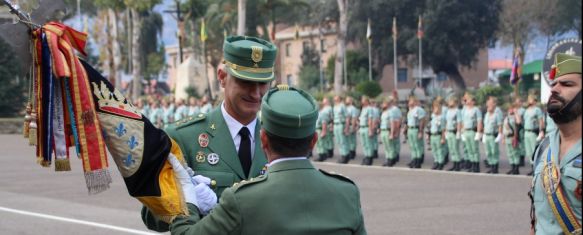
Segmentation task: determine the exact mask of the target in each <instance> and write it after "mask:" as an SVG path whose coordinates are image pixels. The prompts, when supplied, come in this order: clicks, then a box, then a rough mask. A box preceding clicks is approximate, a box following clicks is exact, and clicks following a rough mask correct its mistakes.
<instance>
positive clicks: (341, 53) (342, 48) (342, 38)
mask: <svg viewBox="0 0 583 235" xmlns="http://www.w3.org/2000/svg"><path fill="white" fill-rule="evenodd" d="M337 2H338V12H339V13H340V22H339V24H338V39H337V46H336V59H335V61H334V62H335V63H334V94H335V95H340V94H341V93H342V78H343V77H344V76H343V73H342V72H343V69H342V68H343V67H344V66H343V63H344V59H345V55H346V31H347V29H348V17H347V15H348V10H347V4H348V0H337Z"/></svg>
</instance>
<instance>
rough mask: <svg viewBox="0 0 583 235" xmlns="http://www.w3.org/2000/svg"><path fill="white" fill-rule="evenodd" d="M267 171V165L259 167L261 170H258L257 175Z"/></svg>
mask: <svg viewBox="0 0 583 235" xmlns="http://www.w3.org/2000/svg"><path fill="white" fill-rule="evenodd" d="M266 172H267V165H265V166H263V168H261V171H259V175H265V173H266Z"/></svg>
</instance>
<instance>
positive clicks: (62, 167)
mask: <svg viewBox="0 0 583 235" xmlns="http://www.w3.org/2000/svg"><path fill="white" fill-rule="evenodd" d="M55 171H71V163H70V162H69V159H67V158H63V159H58V158H57V159H56V160H55Z"/></svg>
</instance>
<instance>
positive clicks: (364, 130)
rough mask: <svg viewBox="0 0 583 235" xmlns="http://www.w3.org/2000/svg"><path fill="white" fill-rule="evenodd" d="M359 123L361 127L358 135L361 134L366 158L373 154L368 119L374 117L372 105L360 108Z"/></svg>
mask: <svg viewBox="0 0 583 235" xmlns="http://www.w3.org/2000/svg"><path fill="white" fill-rule="evenodd" d="M358 119H359V120H358V123H359V126H360V129H359V130H358V135H359V136H360V143H361V145H362V151H363V153H364V158H372V156H373V147H372V144H371V143H370V139H371V138H370V136H369V134H368V133H369V126H368V120H369V119H372V109H371V108H370V106H366V107H362V110H360V117H359V118H358ZM367 161H368V160H367Z"/></svg>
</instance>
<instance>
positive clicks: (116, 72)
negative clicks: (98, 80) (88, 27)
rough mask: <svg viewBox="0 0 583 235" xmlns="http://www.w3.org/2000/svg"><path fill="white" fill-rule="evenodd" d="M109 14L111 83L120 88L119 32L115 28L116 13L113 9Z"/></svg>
mask: <svg viewBox="0 0 583 235" xmlns="http://www.w3.org/2000/svg"><path fill="white" fill-rule="evenodd" d="M108 13H109V22H110V28H109V31H110V33H111V37H112V39H113V40H112V41H111V48H112V50H113V54H112V56H113V70H112V71H110V73H111V76H113V78H114V80H115V83H112V84H113V85H114V86H115V87H121V77H120V76H119V69H121V49H120V47H119V30H118V27H117V24H118V22H117V19H118V15H117V14H118V13H117V12H115V11H114V10H113V9H109V10H108Z"/></svg>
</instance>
